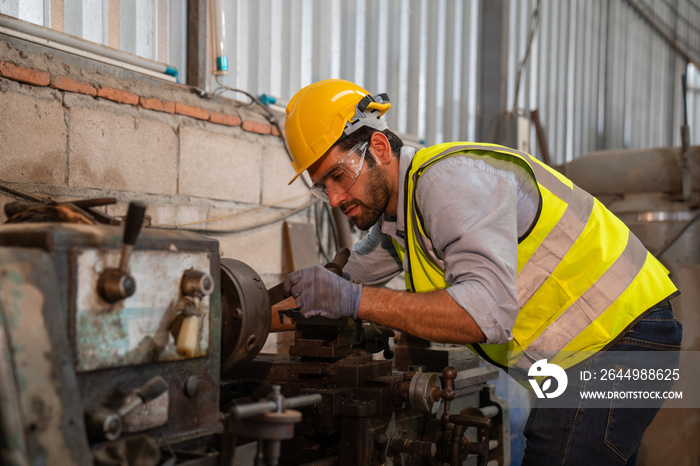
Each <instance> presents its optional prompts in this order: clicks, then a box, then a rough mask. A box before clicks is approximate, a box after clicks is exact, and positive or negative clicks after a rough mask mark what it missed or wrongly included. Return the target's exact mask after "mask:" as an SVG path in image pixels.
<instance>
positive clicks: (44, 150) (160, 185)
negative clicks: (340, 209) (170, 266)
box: [0, 35, 309, 286]
mask: <svg viewBox="0 0 700 466" xmlns="http://www.w3.org/2000/svg"><path fill="white" fill-rule="evenodd" d="M293 174H294V171H293V169H292V167H291V164H290V162H289V159H288V156H287V153H286V151H285V150H284V145H283V141H282V140H281V138H280V137H279V134H278V131H277V128H276V127H274V126H272V125H270V124H269V123H268V121H267V120H266V119H265V118H264V117H263V115H262V114H261V113H259V112H256V111H255V109H254V108H252V107H248V106H241V105H240V104H237V103H236V102H235V101H233V100H231V99H225V98H221V97H214V98H210V99H204V98H201V97H199V96H198V95H197V94H195V93H194V92H192V90H191V89H190V88H188V87H187V86H184V85H178V84H171V83H167V82H165V81H159V80H157V79H152V78H147V77H143V76H139V75H137V74H135V73H130V72H126V71H124V70H120V69H117V68H113V67H110V66H108V65H104V64H97V63H94V62H93V63H91V62H89V61H88V60H85V59H81V58H77V57H74V56H72V55H69V54H64V53H62V52H58V51H55V50H51V49H43V48H41V47H39V46H35V45H33V44H26V43H23V42H21V41H18V40H15V39H12V38H6V37H4V36H1V35H0V184H3V185H5V186H7V187H10V188H12V189H15V190H18V191H22V192H26V193H30V194H34V195H36V196H40V197H49V196H50V197H51V198H53V199H56V200H69V199H79V198H94V197H116V198H117V199H118V201H119V203H118V204H117V205H115V206H111V207H108V208H106V213H108V214H110V215H122V214H123V213H124V212H125V210H126V204H127V203H128V201H130V200H134V199H138V200H143V201H145V202H146V203H147V204H148V210H147V215H150V216H151V221H152V223H153V224H155V225H188V224H193V223H195V222H203V221H205V220H207V219H211V218H217V219H219V220H217V221H214V222H208V223H196V224H195V225H190V227H193V228H200V227H201V228H211V229H239V228H241V227H246V226H250V225H254V224H257V223H259V222H264V221H267V220H270V219H274V218H277V217H278V216H280V215H281V214H284V213H285V212H289V211H290V210H291V209H293V208H295V207H298V206H300V205H302V204H304V203H305V202H307V201H308V200H309V198H308V197H307V190H306V188H305V186H304V185H303V183H301V182H296V183H295V184H294V185H292V186H287V182H288V181H289V179H291V177H292V176H293ZM11 200H14V199H13V198H11V197H10V196H9V195H7V194H4V193H3V192H1V191H0V207H2V205H4V204H5V203H7V202H9V201H11ZM287 200H291V201H290V202H287V203H284V201H287ZM268 205H274V206H273V207H270V208H265V207H264V206H268ZM248 211H250V212H248ZM246 212H247V213H246ZM221 217H223V218H221ZM293 220H294V221H309V217H308V214H305V213H303V212H302V213H300V214H297V215H296V216H295V217H294V218H293ZM4 221H5V217H4V213H2V212H0V222H4ZM282 234H283V227H282V223H279V222H278V223H273V224H272V225H269V226H266V227H263V228H258V229H254V230H251V231H248V232H242V233H237V234H228V235H223V236H220V235H217V236H216V238H217V239H218V240H219V241H220V248H221V254H222V256H224V257H232V258H236V259H239V260H241V261H243V262H245V263H247V264H248V265H250V266H251V267H252V268H253V269H255V270H256V271H257V272H258V273H259V274H260V275H261V277H262V278H263V280H264V281H265V283H266V284H267V285H268V286H270V285H274V284H276V283H278V282H279V281H280V280H281V279H282V278H283V277H284V275H285V274H286V272H288V270H285V265H284V263H283V243H284V242H283V238H282Z"/></svg>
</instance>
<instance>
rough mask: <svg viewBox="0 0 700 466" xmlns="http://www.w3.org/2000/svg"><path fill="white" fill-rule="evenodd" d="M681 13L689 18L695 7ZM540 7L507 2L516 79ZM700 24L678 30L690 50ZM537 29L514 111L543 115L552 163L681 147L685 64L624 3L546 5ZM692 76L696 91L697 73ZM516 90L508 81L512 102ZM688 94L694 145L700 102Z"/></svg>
mask: <svg viewBox="0 0 700 466" xmlns="http://www.w3.org/2000/svg"><path fill="white" fill-rule="evenodd" d="M664 1H665V0H664ZM654 3H662V2H654ZM666 3H668V2H666ZM677 3H678V2H677ZM680 3H682V4H684V5H685V7H684V9H682V10H681V11H685V13H687V16H688V17H689V18H692V17H693V14H694V13H693V8H692V7H691V6H690V4H689V2H687V1H686V2H680ZM536 4H537V1H536V0H528V1H517V2H511V20H510V23H511V32H512V33H513V34H512V35H511V37H510V42H511V45H510V50H511V53H510V55H509V68H510V70H511V73H509V77H510V78H512V77H513V75H514V70H515V68H516V66H517V61H518V60H519V59H520V57H521V56H522V54H523V48H524V44H525V37H526V36H527V27H528V22H527V20H526V19H525V18H527V16H529V13H530V12H531V11H532V10H533V9H534V7H535V6H536ZM696 8H697V7H696ZM686 10H688V11H686ZM670 11H671V12H673V11H674V10H670ZM685 13H684V14H685ZM667 15H668V17H667V21H669V22H673V21H678V22H680V19H679V18H678V17H672V16H671V13H667ZM694 17H695V18H697V19H696V20H695V23H694V24H695V26H694V27H695V29H692V28H690V27H686V28H685V29H679V30H678V36H679V37H685V38H687V43H688V45H690V46H691V47H695V46H696V45H697V44H700V35H698V28H699V27H700V18H699V17H698V16H697V15H695V16H694ZM540 21H541V24H540V29H539V30H538V32H537V35H536V36H535V40H534V42H533V50H532V56H531V58H530V63H529V66H528V67H527V68H526V72H525V74H524V77H523V80H522V82H521V91H520V94H519V98H518V102H517V106H518V107H522V108H524V109H527V110H532V109H535V108H537V109H539V111H540V118H541V120H542V122H543V124H544V125H545V127H546V133H547V139H548V143H549V148H550V152H551V153H552V156H553V157H554V159H555V162H557V163H562V162H565V161H569V160H571V159H572V158H574V157H576V156H578V155H581V154H584V153H587V152H591V151H594V150H600V149H616V148H639V147H655V146H667V145H680V130H679V127H680V125H681V123H682V109H683V106H682V102H681V90H680V89H681V78H680V76H681V75H682V74H683V73H684V72H685V69H686V62H685V60H684V59H683V58H681V57H680V56H679V55H678V54H677V53H676V52H674V51H673V50H672V48H671V47H670V46H669V44H668V42H667V41H665V40H664V39H663V38H662V37H661V36H660V35H659V34H658V33H657V32H655V31H654V30H652V28H651V27H650V25H649V24H648V23H647V22H646V21H645V20H643V19H642V18H641V17H640V15H639V14H638V13H637V12H636V11H635V10H634V9H633V8H631V6H630V4H629V2H628V1H624V0H610V1H608V0H571V1H567V2H561V1H558V0H543V1H542V2H541V6H540ZM690 69H691V72H689V81H690V82H691V83H695V84H694V86H695V87H697V83H698V73H697V72H696V70H695V69H694V68H693V67H692V66H691V67H690ZM514 88H515V83H514V82H513V81H512V80H510V81H509V102H512V98H513V95H514ZM690 91H691V92H689V94H690V95H689V99H688V104H689V107H688V109H689V113H690V115H689V118H690V120H691V121H690V126H691V141H695V143H696V144H697V143H698V138H700V119H699V118H698V112H700V107H698V105H699V104H700V99H699V98H698V95H700V94H698V90H697V89H695V90H693V89H692V87H691V89H690ZM533 140H534V139H533Z"/></svg>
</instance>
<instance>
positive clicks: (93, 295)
mask: <svg viewBox="0 0 700 466" xmlns="http://www.w3.org/2000/svg"><path fill="white" fill-rule="evenodd" d="M89 205H90V204H89V203H85V202H83V203H80V202H76V203H65V204H61V205H58V204H57V205H55V206H53V207H54V208H55V210H57V211H61V212H62V215H60V217H61V219H62V220H65V218H64V217H66V212H67V210H68V211H70V212H72V213H73V214H75V213H76V212H78V213H80V212H83V213H86V212H87V213H86V214H85V215H78V218H86V217H88V218H89V217H90V215H89V213H90V207H89ZM39 208H40V209H44V210H45V209H46V208H47V207H46V206H39ZM12 209H14V210H12V212H8V217H10V215H9V214H10V213H12V216H11V220H13V219H14V220H17V219H23V220H27V219H28V220H29V221H24V222H18V223H11V224H6V225H3V226H0V463H1V464H3V465H5V464H7V465H29V464H32V465H44V464H46V465H69V464H80V465H89V464H96V465H166V464H167V465H175V464H187V465H251V464H256V465H257V464H265V465H277V464H282V465H287V464H307V465H333V464H338V465H371V464H389V465H399V464H401V465H420V464H430V465H436V464H444V463H449V464H451V465H458V464H471V465H476V464H479V465H485V464H489V465H491V466H495V465H497V464H500V465H504V464H508V463H509V450H508V428H507V422H504V420H506V421H507V408H506V407H505V405H504V404H503V403H502V402H501V401H500V400H499V399H497V398H496V397H495V396H494V393H493V389H492V387H490V386H489V385H487V382H488V381H489V380H491V379H494V378H496V377H497V373H496V369H493V368H486V367H480V366H479V363H478V359H477V358H476V357H475V356H473V355H471V353H469V352H468V351H467V350H466V349H465V348H461V347H453V346H441V345H434V344H430V343H428V342H424V341H420V340H417V339H414V338H412V337H404V338H402V339H401V341H400V342H399V343H398V344H397V345H396V346H395V347H394V345H392V344H391V340H392V338H393V337H394V336H395V335H394V332H393V331H392V330H390V329H387V328H381V327H377V326H373V325H370V324H367V323H363V322H360V321H354V320H352V319H340V320H330V319H325V318H321V317H314V318H304V316H302V315H301V314H300V313H299V312H298V311H297V310H295V309H293V308H292V309H285V310H282V311H281V312H279V311H272V310H271V302H270V291H269V290H268V289H267V288H266V287H265V286H264V285H263V283H262V280H261V279H260V277H259V276H258V274H257V273H256V272H255V271H254V270H252V269H251V268H250V267H248V266H247V265H245V264H243V263H242V262H239V261H236V260H233V259H222V258H220V256H219V250H218V242H217V241H216V240H213V239H211V238H206V237H203V236H199V235H197V234H194V233H187V232H175V231H168V230H157V229H151V228H145V229H144V230H143V231H142V232H140V227H141V222H142V220H143V217H144V211H145V206H144V205H140V204H138V203H132V204H131V205H130V209H129V213H128V215H127V218H126V221H125V225H124V226H123V227H122V226H121V225H98V224H93V225H85V224H78V223H69V222H65V221H63V222H46V221H41V222H37V221H35V220H36V216H34V217H32V216H31V215H28V213H29V212H31V210H32V209H33V207H32V206H24V207H23V206H19V207H18V206H16V205H14V206H12ZM66 209H67V210H66ZM6 210H7V209H6ZM68 217H71V219H73V220H75V215H68ZM40 219H41V220H45V219H44V218H43V217H41V218H40ZM107 222H108V223H118V222H114V221H112V220H109V219H107ZM139 233H140V234H139ZM272 304H274V303H272ZM280 319H281V320H282V321H285V322H286V324H285V325H281V326H280V325H277V321H278V320H280ZM275 327H279V328H283V329H284V330H289V331H294V333H295V339H294V345H293V346H292V347H291V350H290V352H289V353H290V354H288V355H279V354H277V355H270V354H260V350H261V349H262V347H263V345H264V343H265V341H266V339H267V336H268V333H269V332H270V329H271V328H273V330H274V329H275ZM394 352H395V353H396V357H395V358H393V356H394ZM377 353H383V357H381V356H379V355H378V354H377ZM392 358H393V359H392Z"/></svg>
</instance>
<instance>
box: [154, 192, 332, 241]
mask: <svg viewBox="0 0 700 466" xmlns="http://www.w3.org/2000/svg"><path fill="white" fill-rule="evenodd" d="M318 202H320V201H319V200H318V199H312V200H311V201H309V202H307V203H306V204H304V205H302V206H300V207H297V208H296V209H293V210H290V211H288V212H285V213H284V214H282V215H279V216H277V217H275V218H273V219H270V220H266V221H264V222H259V223H256V224H254V225H249V226H245V227H240V228H230V229H220V230H217V229H209V228H187V227H185V228H183V227H177V226H165V225H154V226H152V228H155V229H159V230H177V231H190V232H194V233H200V234H202V235H210V236H213V235H232V234H236V233H244V232H247V231H251V230H256V229H258V228H262V227H266V226H269V225H272V224H275V223H279V222H281V221H283V220H286V219H288V218H289V217H292V216H293V215H296V214H298V213H299V212H302V211H304V210H306V209H308V208H310V207H312V206H313V205H314V204H316V203H318Z"/></svg>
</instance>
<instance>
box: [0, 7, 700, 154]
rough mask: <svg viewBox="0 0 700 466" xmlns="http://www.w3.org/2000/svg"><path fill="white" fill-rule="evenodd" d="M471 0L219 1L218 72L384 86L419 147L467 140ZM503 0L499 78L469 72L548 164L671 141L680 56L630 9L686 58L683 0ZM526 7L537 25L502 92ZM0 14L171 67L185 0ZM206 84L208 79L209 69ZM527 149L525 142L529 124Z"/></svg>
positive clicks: (691, 104) (254, 81)
mask: <svg viewBox="0 0 700 466" xmlns="http://www.w3.org/2000/svg"><path fill="white" fill-rule="evenodd" d="M482 1H483V0H227V1H225V2H223V3H224V11H225V17H226V27H225V32H226V40H227V55H228V58H229V63H230V66H229V70H230V71H229V74H228V75H227V76H224V77H223V78H222V79H223V81H222V82H223V83H224V84H226V85H227V86H231V87H234V88H240V89H243V90H245V91H247V92H251V93H253V94H256V95H260V94H267V95H270V96H274V97H277V98H278V99H280V102H281V103H284V101H286V100H288V99H289V98H290V97H291V96H292V95H293V94H294V93H295V92H296V91H297V90H298V89H300V88H301V87H303V86H305V85H307V84H309V83H311V82H315V81H318V80H320V79H325V78H345V79H349V80H351V81H355V82H357V83H359V84H361V85H363V86H364V87H365V88H367V89H368V90H369V91H371V92H388V94H389V96H390V97H391V99H392V104H393V106H392V110H391V111H390V112H389V113H388V114H387V117H388V120H389V123H390V125H391V127H392V128H393V129H396V130H397V131H398V132H400V133H403V134H407V135H411V136H412V137H414V138H415V139H417V140H421V141H424V142H425V143H426V144H432V143H437V142H442V141H450V140H459V139H463V140H473V139H475V138H476V137H477V130H476V128H477V123H478V117H479V112H480V108H479V97H480V96H479V95H478V89H479V82H478V81H479V79H481V74H480V73H479V71H480V70H479V69H478V68H479V54H478V51H479V50H480V46H479V37H480V33H481V30H480V27H481V24H480V22H481V21H480V15H481V8H482V5H483V3H482ZM506 5H507V11H508V17H507V18H506V24H507V26H506V28H505V32H504V34H505V35H506V36H507V45H508V47H507V49H508V50H507V53H506V57H505V59H506V61H507V68H506V69H507V74H506V76H485V77H483V79H505V80H506V83H507V108H504V109H503V111H506V110H511V109H513V108H519V109H522V111H523V112H525V113H527V112H528V111H530V110H533V109H537V110H538V111H539V115H540V120H541V121H542V123H543V125H544V129H545V132H546V135H547V142H548V146H549V150H550V153H551V157H552V162H553V163H562V162H565V161H568V160H571V159H572V158H574V157H577V156H579V155H581V154H584V153H587V152H591V151H594V150H600V149H612V148H626V147H629V148H637V147H653V146H666V145H679V144H680V136H679V134H680V133H679V129H678V128H679V126H680V124H681V122H682V109H683V105H682V100H681V91H680V89H681V81H680V76H681V74H682V73H683V72H684V70H685V69H686V62H685V60H684V59H683V58H681V57H680V56H679V55H678V53H677V52H675V51H674V50H673V49H672V48H671V47H670V46H669V44H668V41H667V40H665V39H663V38H662V37H661V35H660V34H659V33H658V32H656V31H655V30H654V29H653V28H652V27H651V26H650V24H649V20H648V19H646V20H645V19H644V18H643V17H642V16H641V15H640V11H642V12H645V14H646V15H647V16H649V17H651V18H652V19H653V20H654V21H656V22H658V23H659V24H660V25H661V26H662V29H663V30H664V31H666V34H670V35H673V37H674V40H677V41H678V43H679V44H681V46H682V47H684V48H685V49H687V50H688V51H689V53H691V54H693V56H694V57H697V58H696V60H700V32H699V29H700V7H699V6H698V5H697V3H696V0H568V1H561V0H540V2H538V0H517V1H516V0H512V1H510V2H507V3H506ZM537 5H539V10H538V19H539V24H538V28H537V29H536V33H535V34H534V36H533V37H534V40H533V42H532V46H531V48H530V55H529V57H528V60H527V62H526V65H525V67H524V69H523V73H522V78H521V80H520V87H519V89H518V98H517V102H515V94H516V85H515V76H516V71H517V68H518V63H519V62H520V61H521V60H522V59H523V57H524V56H525V51H526V49H527V43H528V41H527V38H528V33H529V30H530V27H531V23H532V21H531V17H532V12H533V10H534V9H535V8H536V7H537ZM0 13H5V14H9V15H11V16H15V17H19V18H20V19H24V20H27V21H31V22H34V23H36V24H40V25H44V26H47V27H53V28H54V29H58V30H65V32H68V33H71V34H74V35H78V36H81V37H84V38H87V39H89V40H93V41H95V42H99V43H102V44H105V45H110V46H114V47H117V48H121V49H122V50H125V51H128V52H131V53H134V54H137V55H140V56H144V57H146V58H152V59H156V60H159V61H165V62H167V63H169V64H171V65H174V66H175V67H177V68H178V69H179V70H180V71H181V73H182V72H184V70H185V62H186V57H185V50H186V47H185V45H186V34H185V31H186V16H185V15H186V0H143V1H141V0H139V1H137V0H61V1H59V0H53V1H51V0H31V1H30V0H22V1H18V0H0ZM117 13H118V19H117ZM115 24H116V31H115ZM115 34H116V39H115ZM117 44H118V45H117ZM484 47H485V50H486V51H487V52H486V53H497V54H500V53H501V50H491V49H489V44H484ZM209 60H210V59H209ZM210 61H211V60H210ZM688 75H689V76H688V81H689V88H688V114H689V115H688V116H689V124H690V127H691V142H695V143H698V141H700V73H699V72H698V71H697V70H696V69H695V68H693V67H692V66H691V67H689V73H688ZM209 87H210V90H211V89H214V88H216V87H217V84H216V82H215V81H214V79H213V77H212V79H211V80H210V82H209ZM482 139H483V138H482ZM531 147H532V149H533V150H532V151H533V152H534V153H537V152H538V148H537V145H536V144H535V136H534V131H533V132H532V134H531Z"/></svg>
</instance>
